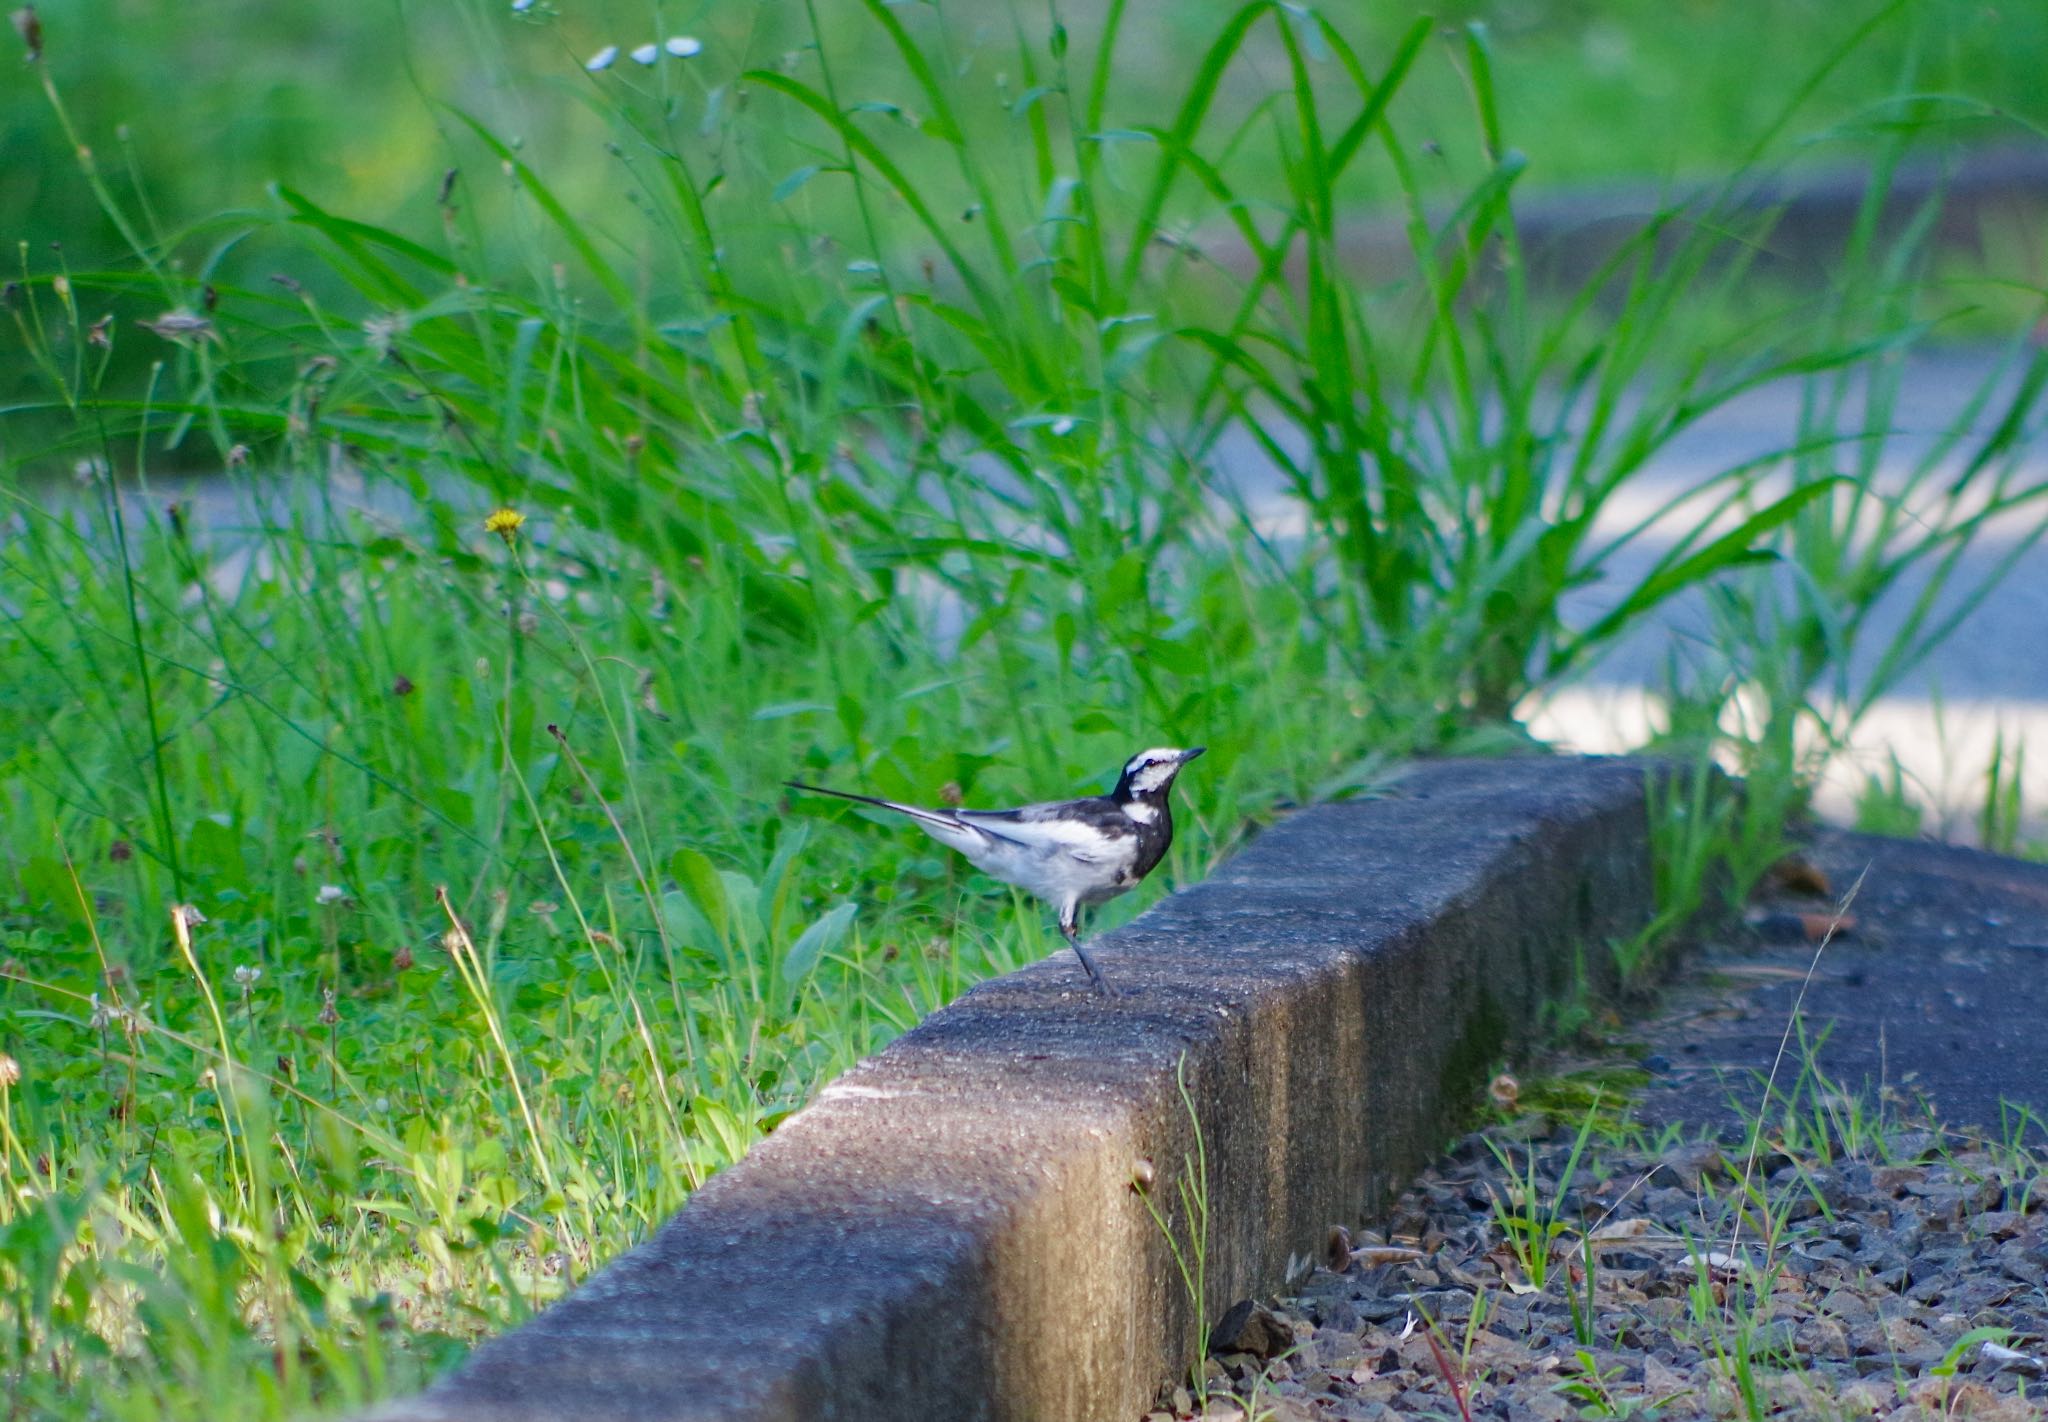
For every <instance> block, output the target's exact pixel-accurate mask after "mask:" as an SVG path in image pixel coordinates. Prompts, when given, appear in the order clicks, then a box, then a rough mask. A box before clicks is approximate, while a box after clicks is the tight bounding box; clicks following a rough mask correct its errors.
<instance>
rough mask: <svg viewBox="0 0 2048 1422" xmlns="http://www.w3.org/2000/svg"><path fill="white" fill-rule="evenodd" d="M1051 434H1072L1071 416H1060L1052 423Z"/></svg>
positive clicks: (1072, 418)
mask: <svg viewBox="0 0 2048 1422" xmlns="http://www.w3.org/2000/svg"><path fill="white" fill-rule="evenodd" d="M1052 432H1053V433H1054V434H1056V435H1068V434H1072V433H1073V432H1074V417H1073V416H1072V415H1061V416H1060V417H1059V418H1058V419H1056V420H1054V421H1053V422H1052Z"/></svg>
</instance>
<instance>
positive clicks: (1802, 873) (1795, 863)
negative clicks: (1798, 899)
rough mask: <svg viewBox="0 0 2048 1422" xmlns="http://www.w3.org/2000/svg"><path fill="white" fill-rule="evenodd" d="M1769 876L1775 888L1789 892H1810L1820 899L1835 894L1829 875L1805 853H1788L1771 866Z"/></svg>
mask: <svg viewBox="0 0 2048 1422" xmlns="http://www.w3.org/2000/svg"><path fill="white" fill-rule="evenodd" d="M1767 877H1768V879H1769V882H1770V884H1771V886H1772V887H1773V888H1777V889H1782V890H1784V891H1785V892H1786V893H1788V894H1810V895H1812V896H1813V897H1814V898H1818V899H1825V898H1829V897H1831V896H1832V895H1833V894H1834V889H1833V887H1832V886H1831V885H1830V884H1829V883H1828V876H1827V875H1826V874H1825V873H1823V872H1822V871H1821V869H1820V868H1819V867H1818V866H1817V865H1815V864H1814V862H1813V861H1812V860H1811V859H1808V858H1807V857H1806V856H1805V855H1803V854H1788V855H1786V856H1785V857H1784V858H1783V859H1780V860H1779V861H1778V862H1777V863H1776V864H1773V865H1772V866H1771V867H1770V871H1769V874H1768V876H1767Z"/></svg>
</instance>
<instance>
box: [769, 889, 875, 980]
mask: <svg viewBox="0 0 2048 1422" xmlns="http://www.w3.org/2000/svg"><path fill="white" fill-rule="evenodd" d="M857 912H859V910H858V909H857V908H856V906H855V905H853V904H851V903H843V904H839V905H837V906H835V907H833V908H831V909H828V910H827V911H826V913H825V916H824V917H823V918H821V919H819V920H818V921H817V922H816V923H814V924H812V925H811V926H810V927H809V928H806V929H805V930H804V931H803V933H802V935H801V936H799V937H798V938H797V940H796V942H794V943H792V944H790V946H789V952H787V953H785V954H784V955H783V957H782V980H783V981H784V982H786V983H794V982H798V981H801V980H802V979H803V978H804V977H805V976H806V975H808V974H809V973H810V971H811V969H813V968H815V967H817V966H818V962H819V960H820V959H822V958H823V957H824V956H825V955H826V954H827V953H830V952H831V951H832V950H833V949H834V948H837V947H838V946H839V944H840V942H841V941H842V940H843V939H844V938H845V937H846V933H847V930H848V929H850V928H851V927H853V918H854V915H855V914H856V913H857Z"/></svg>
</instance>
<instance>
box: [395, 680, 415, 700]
mask: <svg viewBox="0 0 2048 1422" xmlns="http://www.w3.org/2000/svg"><path fill="white" fill-rule="evenodd" d="M412 692H413V686H412V678H411V677H409V676H400V677H399V678H398V679H397V680H395V681H393V682H392V683H391V694H392V695H393V696H410V695H412Z"/></svg>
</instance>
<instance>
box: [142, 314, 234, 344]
mask: <svg viewBox="0 0 2048 1422" xmlns="http://www.w3.org/2000/svg"><path fill="white" fill-rule="evenodd" d="M135 324H136V325H138V326H140V327H141V328H142V329H143V330H145V331H153V332H155V333H156V334H157V335H159V336H162V337H163V338H164V339H165V340H167V341H170V342H172V343H174V344H176V345H181V346H195V345H197V344H199V343H200V342H201V341H214V342H218V341H219V340H220V336H219V335H218V334H217V333H216V332H215V331H214V329H213V322H211V321H209V320H207V319H206V318H205V317H204V316H197V315H194V314H193V313H192V312H190V311H186V310H184V309H182V308H180V309H178V310H176V311H166V312H164V314H163V315H161V316H159V317H157V318H156V319H155V320H154V321H137V322H136V323H135Z"/></svg>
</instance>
